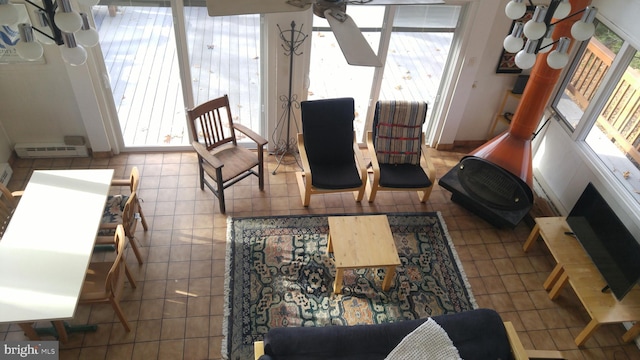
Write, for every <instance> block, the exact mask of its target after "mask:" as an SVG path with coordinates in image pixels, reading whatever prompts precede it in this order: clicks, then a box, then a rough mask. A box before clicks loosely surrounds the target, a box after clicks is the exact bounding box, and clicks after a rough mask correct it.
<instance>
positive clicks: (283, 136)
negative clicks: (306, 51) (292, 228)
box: [271, 21, 307, 175]
mask: <svg viewBox="0 0 640 360" xmlns="http://www.w3.org/2000/svg"><path fill="white" fill-rule="evenodd" d="M277 26H278V30H279V31H280V39H282V41H284V44H282V47H283V48H284V51H285V52H284V54H285V55H286V56H288V57H289V93H288V95H281V96H280V101H281V102H282V108H283V109H284V111H283V113H282V116H281V117H280V119H279V120H278V123H277V124H276V127H275V129H274V130H273V134H272V136H271V138H272V141H273V142H274V144H275V150H274V155H276V156H277V157H278V159H277V161H278V165H277V166H276V168H275V169H274V170H273V175H275V174H276V171H277V170H278V168H279V167H280V164H282V163H283V159H284V157H285V156H286V155H293V158H294V160H295V162H296V164H297V165H298V166H299V167H300V168H302V166H301V165H300V162H299V160H298V156H297V151H296V148H295V146H296V143H297V141H296V139H295V138H292V137H291V117H293V120H294V124H295V126H296V133H297V132H299V131H300V130H299V128H298V122H297V121H296V119H295V114H294V113H293V112H292V107H295V108H296V109H299V108H300V102H299V101H298V95H296V94H293V95H292V94H291V91H292V84H293V56H294V55H301V54H302V53H301V52H298V48H299V47H300V45H302V43H303V42H304V40H305V39H306V38H307V35H305V34H304V33H303V32H302V31H301V30H302V25H300V28H299V29H297V30H296V23H295V21H292V22H291V30H284V31H283V30H282V29H280V25H277ZM285 126H286V128H285ZM294 136H295V134H294Z"/></svg>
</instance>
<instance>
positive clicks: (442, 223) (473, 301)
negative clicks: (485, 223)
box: [436, 211, 478, 309]
mask: <svg viewBox="0 0 640 360" xmlns="http://www.w3.org/2000/svg"><path fill="white" fill-rule="evenodd" d="M436 213H437V214H438V220H440V226H442V231H444V237H445V238H446V239H447V241H448V242H449V247H450V248H451V250H453V251H452V254H453V258H454V259H455V261H456V265H457V266H458V270H459V271H460V276H461V277H462V281H463V282H464V286H465V288H466V289H467V294H468V295H469V301H470V302H471V306H473V308H474V309H477V308H478V303H477V302H476V298H475V297H474V296H473V292H472V291H471V283H469V279H468V278H467V273H466V272H465V271H464V268H463V267H462V261H460V257H459V256H458V251H457V250H456V247H455V245H454V244H453V240H452V239H451V236H450V235H449V230H448V229H447V223H446V222H445V221H444V217H443V216H442V213H441V212H440V211H436Z"/></svg>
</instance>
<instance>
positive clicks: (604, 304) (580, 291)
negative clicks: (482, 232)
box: [523, 217, 640, 346]
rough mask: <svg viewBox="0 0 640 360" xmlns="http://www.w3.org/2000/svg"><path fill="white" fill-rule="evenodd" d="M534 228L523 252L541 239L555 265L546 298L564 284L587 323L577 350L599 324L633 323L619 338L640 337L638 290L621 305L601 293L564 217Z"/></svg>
mask: <svg viewBox="0 0 640 360" xmlns="http://www.w3.org/2000/svg"><path fill="white" fill-rule="evenodd" d="M535 220H536V225H535V226H534V228H533V230H532V231H531V234H530V235H529V237H528V238H527V241H526V242H525V243H524V246H523V249H524V251H525V252H527V251H528V250H529V249H530V248H531V246H532V245H533V243H534V242H535V241H536V240H537V239H538V238H539V237H541V238H542V240H544V242H545V244H546V245H547V248H548V249H549V251H550V252H551V255H553V258H554V259H555V261H556V263H557V265H556V266H555V268H554V269H553V271H552V272H551V274H550V275H549V277H548V278H547V280H546V281H545V282H544V288H545V290H547V291H549V298H551V299H552V300H555V299H556V298H558V296H559V295H560V291H561V290H562V289H563V288H564V286H565V285H566V284H569V285H571V288H572V289H573V291H574V292H575V294H576V295H577V296H578V299H580V302H581V303H582V306H583V307H584V308H585V310H587V313H588V314H589V316H590V317H591V321H590V322H589V324H587V326H586V327H585V328H584V329H583V330H582V331H581V332H580V334H578V336H577V337H576V338H575V343H576V345H578V346H581V345H584V343H585V342H586V341H587V340H588V339H589V337H591V335H593V333H594V332H595V331H596V329H598V327H600V325H602V324H612V323H623V322H626V321H631V322H633V321H637V323H636V324H635V325H634V326H633V327H632V328H631V329H629V330H628V331H627V332H626V333H625V334H624V335H623V336H622V340H623V341H624V342H629V341H632V340H633V339H635V338H636V337H637V336H638V335H640V287H639V286H638V285H636V286H635V287H634V288H633V289H632V290H631V291H630V292H629V293H628V294H627V295H626V296H625V297H624V298H623V299H622V300H621V301H619V300H618V299H616V297H615V296H614V295H613V294H612V293H611V292H603V291H602V290H603V288H604V287H605V285H606V283H605V281H604V279H603V278H602V275H601V274H600V271H598V268H597V267H596V266H595V265H594V264H593V261H591V258H590V257H589V255H588V254H587V253H586V252H585V251H584V249H583V248H582V245H580V243H579V242H578V240H576V239H575V237H573V236H572V235H570V234H567V233H568V232H571V230H570V228H569V225H567V223H566V221H565V218H564V217H542V218H536V219H535Z"/></svg>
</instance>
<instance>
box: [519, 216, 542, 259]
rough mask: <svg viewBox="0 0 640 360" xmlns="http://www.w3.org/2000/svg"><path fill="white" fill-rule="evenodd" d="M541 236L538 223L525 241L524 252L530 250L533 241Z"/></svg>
mask: <svg viewBox="0 0 640 360" xmlns="http://www.w3.org/2000/svg"><path fill="white" fill-rule="evenodd" d="M539 236H540V225H538V224H537V223H536V225H535V226H534V227H533V229H532V230H531V233H530V234H529V237H528V238H527V241H525V242H524V245H523V246H522V250H524V252H527V251H529V249H530V248H531V246H532V245H533V243H534V242H535V241H536V240H538V237H539Z"/></svg>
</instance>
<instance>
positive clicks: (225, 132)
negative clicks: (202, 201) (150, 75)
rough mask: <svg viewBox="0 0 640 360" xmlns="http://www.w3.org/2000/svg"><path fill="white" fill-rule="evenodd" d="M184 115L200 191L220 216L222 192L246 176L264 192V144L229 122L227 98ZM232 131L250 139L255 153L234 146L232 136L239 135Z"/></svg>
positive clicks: (236, 142)
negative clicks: (209, 197)
mask: <svg viewBox="0 0 640 360" xmlns="http://www.w3.org/2000/svg"><path fill="white" fill-rule="evenodd" d="M187 114H188V116H189V124H190V126H191V133H192V135H193V138H194V141H193V142H192V145H193V148H194V150H195V151H196V153H197V154H198V167H199V175H200V189H203V190H204V186H205V185H206V186H207V187H208V188H209V190H211V191H212V192H213V194H214V195H215V196H216V197H217V198H218V202H219V204H220V212H221V213H225V212H226V206H225V201H224V190H225V189H226V188H228V187H229V186H231V185H233V184H235V183H236V182H238V181H240V180H242V179H244V178H246V177H247V176H249V175H255V176H257V177H258V187H259V189H260V191H262V190H264V154H263V150H264V146H265V145H266V144H267V140H266V139H264V138H263V137H262V136H260V135H258V134H257V133H255V132H254V131H252V130H251V129H249V128H248V127H246V126H244V125H241V124H237V123H234V122H233V118H232V116H231V108H230V106H229V98H228V97H227V95H224V96H222V97H219V98H217V99H213V100H209V101H207V102H205V103H203V104H201V105H198V106H196V107H195V108H193V109H190V110H187ZM236 131H238V133H240V134H241V135H244V136H246V137H247V138H249V139H251V140H252V141H253V142H254V143H255V145H256V148H257V149H256V151H251V150H249V149H248V148H245V147H243V146H241V145H238V139H237V138H236V135H240V134H236ZM255 167H257V168H258V171H257V172H256V171H255V170H254V168H255ZM209 179H211V180H212V181H213V182H209ZM214 184H215V185H214Z"/></svg>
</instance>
